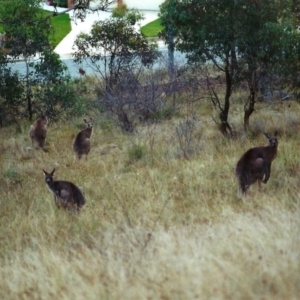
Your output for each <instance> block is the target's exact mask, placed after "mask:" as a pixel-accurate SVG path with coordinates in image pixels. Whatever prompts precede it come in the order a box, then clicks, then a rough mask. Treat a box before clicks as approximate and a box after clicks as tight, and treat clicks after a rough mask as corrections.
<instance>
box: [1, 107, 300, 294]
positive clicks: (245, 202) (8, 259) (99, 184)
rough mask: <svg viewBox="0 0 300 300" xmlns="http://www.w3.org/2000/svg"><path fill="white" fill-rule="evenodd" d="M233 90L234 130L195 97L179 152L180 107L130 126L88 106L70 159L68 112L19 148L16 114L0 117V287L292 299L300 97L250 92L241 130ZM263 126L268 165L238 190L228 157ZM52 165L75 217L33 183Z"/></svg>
mask: <svg viewBox="0 0 300 300" xmlns="http://www.w3.org/2000/svg"><path fill="white" fill-rule="evenodd" d="M233 103H234V104H233V107H232V113H231V118H230V122H231V124H232V125H233V126H234V128H235V130H236V131H237V132H238V137H237V138H236V139H235V140H228V139H226V138H224V137H222V136H221V135H220V133H219V132H218V130H217V129H216V126H215V124H214V122H213V120H212V118H211V113H212V110H213V108H212V107H211V106H210V104H209V103H202V104H201V105H199V106H198V107H197V106H195V107H194V109H195V112H196V118H195V120H194V122H195V123H194V124H195V128H196V130H195V132H194V134H193V138H192V144H193V149H194V151H193V154H192V155H191V157H190V159H189V160H186V159H183V158H182V152H181V150H180V147H179V139H178V136H177V134H176V126H179V124H180V123H181V122H182V121H183V119H184V117H186V116H185V111H184V110H182V111H181V114H180V115H179V116H178V117H176V118H175V119H172V120H168V121H162V122H161V123H158V124H156V125H155V124H152V125H144V126H140V127H139V128H138V130H137V132H136V133H135V134H133V135H124V134H123V133H122V132H120V131H119V130H118V129H117V128H114V127H112V126H108V124H109V123H108V121H107V120H106V119H104V117H103V116H101V115H97V114H92V117H93V118H94V120H95V122H94V134H93V136H92V140H91V141H92V150H91V153H90V155H89V157H88V160H87V161H85V159H83V160H82V161H80V162H78V161H76V160H75V159H74V154H73V153H72V146H71V145H72V140H73V138H74V137H75V135H76V133H77V132H78V131H79V130H80V128H82V125H83V122H82V120H81V119H74V120H69V121H65V122H61V123H59V124H53V123H52V124H50V126H49V131H48V139H47V141H46V145H47V148H48V150H49V152H48V153H44V152H42V151H40V150H36V149H31V141H30V140H29V137H28V130H29V127H30V124H29V123H27V124H25V123H24V124H22V125H21V126H19V127H18V129H16V128H15V127H10V128H3V129H1V140H2V142H1V144H0V153H1V156H0V167H1V176H0V187H1V188H0V205H1V210H0V214H1V218H0V223H1V224H0V239H1V244H0V247H1V248H0V250H1V251H0V253H1V255H0V266H1V267H0V276H1V278H2V279H1V282H0V297H1V299H54V298H55V299H272V300H273V299H298V298H299V296H300V284H299V280H300V279H299V274H300V264H299V261H300V252H299V249H300V235H299V230H300V218H299V213H300V203H299V183H300V181H299V180H300V177H299V169H300V163H299V151H298V149H299V140H300V133H299V132H300V131H299V128H300V120H299V117H298V116H299V114H300V108H299V105H298V104H297V103H296V102H290V103H288V102H284V103H278V104H273V105H266V104H265V103H263V104H260V109H258V110H257V111H256V112H255V114H254V116H253V118H252V119H251V122H252V129H253V132H252V133H251V134H250V135H245V134H243V133H242V130H241V128H242V117H243V106H242V105H237V101H234V102H233ZM275 129H278V130H279V148H278V157H277V158H276V159H275V161H274V162H273V165H272V174H271V178H270V180H269V182H268V183H267V184H266V185H263V187H262V190H261V191H259V190H258V188H257V186H256V185H254V186H252V187H251V188H250V191H249V195H248V196H247V197H246V198H244V199H242V200H241V199H240V198H239V197H238V195H237V184H236V180H235V176H234V168H235V164H236V162H237V160H238V158H239V157H240V156H241V155H242V153H243V152H245V151H246V150H247V149H249V148H250V147H253V146H258V145H265V142H266V141H265V137H264V136H263V132H264V131H267V132H274V130H275ZM54 167H55V168H56V169H57V171H56V178H57V179H61V180H70V181H72V182H74V183H75V184H77V185H78V186H80V187H82V188H83V189H84V191H85V195H86V198H87V204H86V205H85V207H84V208H83V210H82V212H81V214H80V215H79V216H77V217H72V216H69V215H68V213H66V212H65V211H62V210H58V209H57V208H56V206H55V204H54V199H53V196H52V194H51V193H50V191H49V190H48V188H47V187H46V185H45V183H44V175H43V172H42V169H45V170H47V171H51V170H52V169H53V168H54Z"/></svg>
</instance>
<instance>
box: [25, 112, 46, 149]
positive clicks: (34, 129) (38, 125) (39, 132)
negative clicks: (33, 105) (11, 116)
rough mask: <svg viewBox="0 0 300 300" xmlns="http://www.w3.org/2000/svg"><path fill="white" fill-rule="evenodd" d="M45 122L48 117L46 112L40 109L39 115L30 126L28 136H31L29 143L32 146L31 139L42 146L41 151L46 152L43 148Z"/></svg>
mask: <svg viewBox="0 0 300 300" xmlns="http://www.w3.org/2000/svg"><path fill="white" fill-rule="evenodd" d="M47 124H48V118H47V113H46V112H45V111H42V114H41V116H40V117H39V118H38V119H37V120H36V121H35V122H34V123H33V125H31V126H30V131H29V136H30V138H31V144H32V147H33V141H36V142H37V144H38V146H39V147H40V148H42V150H43V151H45V152H47V151H46V149H45V148H44V146H45V141H46V136H47Z"/></svg>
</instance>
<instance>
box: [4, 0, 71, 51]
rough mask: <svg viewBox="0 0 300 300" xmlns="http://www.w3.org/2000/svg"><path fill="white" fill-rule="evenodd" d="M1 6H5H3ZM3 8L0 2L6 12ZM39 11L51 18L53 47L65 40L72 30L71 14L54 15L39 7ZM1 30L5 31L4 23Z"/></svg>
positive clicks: (50, 35) (50, 36) (50, 38)
mask: <svg viewBox="0 0 300 300" xmlns="http://www.w3.org/2000/svg"><path fill="white" fill-rule="evenodd" d="M1 6H3V7H2V8H1ZM3 8H4V4H2V3H0V11H3V13H5V10H2V9H3ZM37 12H38V13H39V14H40V15H41V17H44V18H47V17H48V18H49V20H50V23H51V27H52V28H53V31H52V32H50V34H49V36H48V38H49V41H50V43H51V45H52V46H53V47H56V46H57V45H58V44H59V43H60V42H61V41H62V40H63V38H64V37H65V36H66V35H67V34H68V33H69V32H70V31H71V30H72V28H71V20H70V16H69V14H67V13H66V14H62V15H54V16H53V13H50V12H49V11H47V10H43V9H39V8H38V9H37ZM0 32H1V33H4V32H5V26H4V25H3V24H0Z"/></svg>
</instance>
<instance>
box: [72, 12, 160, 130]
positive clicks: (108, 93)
mask: <svg viewBox="0 0 300 300" xmlns="http://www.w3.org/2000/svg"><path fill="white" fill-rule="evenodd" d="M142 18H143V15H142V14H141V13H140V12H139V11H137V10H135V9H133V10H128V9H127V8H126V7H125V9H120V8H118V9H117V10H115V11H113V13H112V16H111V17H110V18H108V19H106V20H103V21H96V22H95V23H94V24H93V26H92V29H91V31H90V33H81V34H79V35H78V36H77V38H76V40H75V43H74V47H75V49H76V50H75V53H74V58H75V62H77V63H79V64H80V63H81V62H82V61H85V62H86V63H87V64H89V65H90V67H91V68H93V69H94V71H95V74H96V76H97V77H98V78H99V79H100V80H99V87H98V92H99V95H100V94H101V96H100V99H101V101H102V104H103V105H104V107H105V108H106V109H107V110H109V111H111V112H112V113H113V114H115V115H117V117H118V119H119V121H120V122H121V123H122V124H123V125H122V127H123V129H125V130H126V131H132V128H133V127H132V124H131V122H130V121H129V117H128V113H129V112H128V107H131V106H133V105H134V103H133V101H132V98H128V97H125V94H126V93H124V91H123V89H124V87H125V86H126V87H127V88H129V87H130V86H132V85H134V86H136V85H137V84H139V83H138V79H137V77H136V76H137V75H136V70H138V69H140V67H141V66H144V67H146V68H147V67H151V66H152V65H153V63H154V62H155V60H156V59H157V57H158V56H159V52H158V50H157V44H156V43H149V42H148V40H147V38H145V37H144V36H143V35H142V34H141V33H140V31H139V30H138V29H137V27H138V26H137V25H138V24H139V21H140V20H142ZM122 78H123V79H128V80H129V81H130V84H129V83H128V82H127V84H123V83H124V82H123V80H122ZM121 82H122V84H121ZM121 87H122V88H121Z"/></svg>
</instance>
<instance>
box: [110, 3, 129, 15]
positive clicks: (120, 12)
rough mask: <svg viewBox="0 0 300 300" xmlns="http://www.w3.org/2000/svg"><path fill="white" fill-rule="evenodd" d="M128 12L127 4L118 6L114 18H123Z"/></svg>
mask: <svg viewBox="0 0 300 300" xmlns="http://www.w3.org/2000/svg"><path fill="white" fill-rule="evenodd" d="M127 12H128V8H127V5H126V4H124V3H123V4H121V5H118V6H117V7H116V8H114V9H113V11H112V17H113V18H123V17H124V16H125V15H126V13H127Z"/></svg>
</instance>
